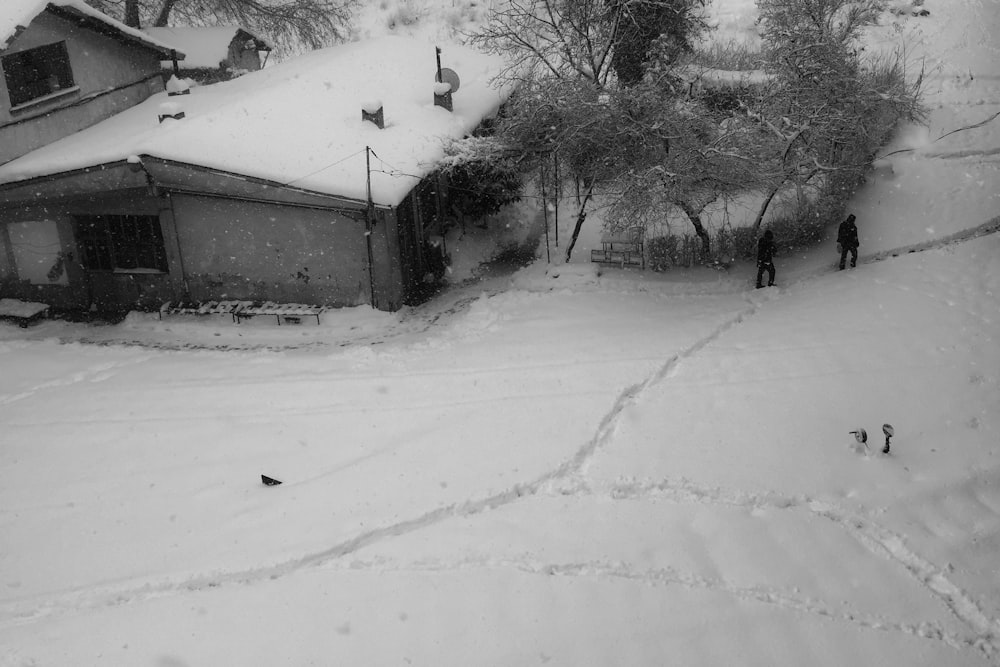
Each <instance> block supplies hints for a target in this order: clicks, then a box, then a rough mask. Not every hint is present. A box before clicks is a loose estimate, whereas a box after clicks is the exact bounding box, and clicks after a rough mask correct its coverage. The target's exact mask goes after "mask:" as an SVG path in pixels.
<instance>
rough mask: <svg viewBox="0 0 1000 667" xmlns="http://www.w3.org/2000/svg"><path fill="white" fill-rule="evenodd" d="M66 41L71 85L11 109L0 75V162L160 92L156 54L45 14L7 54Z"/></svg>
mask: <svg viewBox="0 0 1000 667" xmlns="http://www.w3.org/2000/svg"><path fill="white" fill-rule="evenodd" d="M60 41H65V42H66V49H67V52H68V55H69V61H70V68H71V69H72V71H73V79H74V83H75V84H76V89H75V90H74V89H70V90H71V92H67V93H66V94H65V95H62V96H60V97H57V98H55V99H52V100H48V101H46V102H40V103H37V104H31V105H28V106H26V107H24V108H20V109H18V110H15V111H13V112H12V111H11V104H10V97H9V95H8V91H7V82H6V79H5V77H4V76H2V74H0V164H2V163H4V162H7V161H9V160H12V159H14V158H15V157H18V156H20V155H24V154H25V153H27V152H29V151H31V150H34V149H35V148H38V147H40V146H44V145H45V144H48V143H52V142H53V141H56V140H57V139H60V138H62V137H64V136H67V135H69V134H73V133H74V132H77V131H79V130H81V129H83V128H85V127H89V126H91V125H94V124H95V123H98V122H100V121H102V120H104V119H105V118H108V117H110V116H113V115H114V114H116V113H119V112H121V111H123V110H125V109H127V108H129V107H132V106H135V105H136V104H138V103H140V102H142V101H143V100H145V99H146V98H148V97H149V96H150V95H152V94H153V93H156V92H159V91H161V90H163V80H162V78H161V77H160V76H159V72H160V60H159V58H160V56H159V55H158V54H156V53H155V52H154V51H152V50H150V49H146V48H143V47H141V46H138V45H134V44H126V43H123V42H121V41H119V40H116V39H114V38H112V37H108V36H105V35H102V34H100V33H97V32H94V31H93V30H91V29H88V28H84V27H80V26H77V25H75V24H73V23H71V22H69V21H66V20H65V19H62V18H60V17H58V16H55V15H53V14H51V13H49V12H42V13H41V14H39V15H38V16H37V17H36V18H35V20H34V21H32V23H31V25H30V26H28V28H27V29H26V30H25V31H24V32H23V33H21V35H19V36H18V37H17V39H15V40H14V42H13V43H12V44H11V45H10V47H9V48H8V49H6V50H5V51H3V52H2V53H0V55H7V54H10V53H15V52H18V51H23V50H26V49H31V48H35V47H38V46H43V45H45V44H52V43H54V42H60Z"/></svg>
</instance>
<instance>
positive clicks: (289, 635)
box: [0, 0, 1000, 667]
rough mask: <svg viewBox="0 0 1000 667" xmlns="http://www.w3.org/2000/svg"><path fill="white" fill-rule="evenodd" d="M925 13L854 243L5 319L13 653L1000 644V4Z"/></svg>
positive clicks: (953, 652) (308, 659) (842, 661)
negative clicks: (377, 304) (681, 264)
mask: <svg viewBox="0 0 1000 667" xmlns="http://www.w3.org/2000/svg"><path fill="white" fill-rule="evenodd" d="M442 1H443V2H444V3H445V4H447V5H448V6H451V7H454V4H455V3H453V2H452V0H442ZM412 4H416V3H410V4H407V3H400V5H399V7H402V6H404V5H406V6H410V5H412ZM716 5H720V6H719V7H717V11H719V13H720V16H725V17H726V21H727V25H730V24H731V25H744V26H746V25H751V24H752V12H751V10H752V3H750V2H746V1H744V0H730V1H727V2H724V1H723V0H716ZM373 6H374V4H373ZM925 7H926V8H927V9H928V10H929V11H930V12H931V15H930V16H928V17H923V18H913V17H910V18H898V19H895V20H894V21H889V19H887V23H886V24H885V25H884V26H881V27H879V28H877V29H875V30H873V31H872V35H871V43H872V44H873V45H878V44H888V43H890V42H891V41H892V40H894V39H895V40H900V39H906V40H907V41H908V44H909V45H910V48H911V49H913V53H914V58H918V57H925V58H926V60H925V63H926V65H927V71H928V103H929V104H930V106H931V108H932V115H931V117H930V119H929V122H928V126H927V127H925V128H903V130H902V131H901V132H900V135H899V137H898V138H897V140H896V142H895V143H894V145H893V146H890V147H888V148H887V149H886V152H890V151H897V150H899V151H903V152H899V153H896V154H894V155H892V156H890V157H888V158H886V160H885V163H883V164H882V165H881V166H880V170H879V171H878V173H877V174H874V175H873V178H872V179H870V181H869V183H868V185H867V186H866V187H865V188H864V189H863V191H862V192H861V193H859V195H858V197H857V199H856V201H855V204H854V205H853V206H852V211H853V212H855V213H856V215H857V216H858V222H859V227H860V231H861V255H862V258H861V262H860V263H859V266H858V268H856V269H854V270H848V271H844V272H839V271H836V270H835V262H836V260H837V256H836V255H835V253H834V249H833V242H832V240H831V241H829V242H828V243H826V244H824V245H822V246H820V247H817V248H816V249H814V250H812V251H809V252H808V253H806V254H804V255H803V256H797V257H778V259H777V268H778V283H779V286H780V287H779V288H778V289H765V290H754V289H752V279H753V275H752V271H753V267H752V266H749V265H739V266H736V267H735V268H733V269H732V270H731V271H730V272H728V273H727V272H719V271H715V270H711V269H704V268H699V269H692V270H691V271H686V272H685V271H678V272H672V273H668V274H655V273H652V272H649V271H646V272H642V271H638V270H624V271H622V270H615V269H605V270H601V271H598V270H597V269H596V268H595V266H593V265H591V264H590V263H589V262H587V261H586V259H587V258H588V257H589V252H588V244H592V243H594V242H595V240H596V239H597V238H598V233H599V230H598V229H596V228H589V229H588V230H587V232H586V237H585V238H584V239H582V240H581V243H580V245H579V246H578V249H577V251H576V257H577V259H576V260H575V261H574V262H572V263H570V264H561V263H559V262H555V263H553V264H551V265H547V264H546V263H545V261H544V259H543V260H540V261H538V262H536V264H534V265H532V266H530V267H528V268H526V269H523V270H521V271H519V272H517V273H516V274H514V275H513V276H508V277H493V278H490V279H488V280H483V281H481V282H478V283H472V284H466V285H463V286H456V287H455V288H453V289H451V290H450V291H449V292H447V293H446V294H445V295H443V296H442V297H440V298H439V299H437V300H435V301H434V302H431V303H429V304H426V305H424V306H421V307H419V308H413V309H406V310H404V311H401V312H399V313H391V314H390V313H381V312H376V311H372V310H371V309H366V308H357V309H346V310H343V311H340V312H337V313H333V314H330V315H327V316H325V319H324V321H323V323H322V325H320V326H316V325H309V324H303V325H302V326H298V327H280V328H279V327H277V326H272V325H270V324H268V323H267V322H264V321H260V322H253V323H252V324H251V325H250V326H247V325H240V326H236V325H233V324H232V323H227V322H225V321H204V320H199V321H191V320H185V319H182V318H174V319H166V320H163V321H160V320H158V319H156V317H155V316H143V315H138V314H134V315H133V316H130V317H129V318H128V319H127V320H126V321H125V322H123V323H122V324H119V325H115V326H95V325H82V324H70V323H65V322H55V321H46V322H42V323H40V324H38V325H37V326H33V327H31V328H28V329H20V328H18V327H16V326H14V325H9V324H0V370H2V373H0V425H2V426H0V471H2V473H3V484H0V535H2V538H0V665H3V666H4V667H8V666H10V667H14V666H17V667H26V666H29V665H31V666H43V665H44V666H50V665H51V666H63V665H74V666H76V665H101V666H105V665H149V666H152V667H182V666H187V667H195V666H203V665H204V666H209V665H211V666H215V665H254V666H257V665H259V666H271V665H292V666H297V665H425V666H434V667H441V666H456V667H459V666H462V667H465V666H469V665H505V666H506V665H510V666H521V665H535V664H538V665H560V666H566V667H579V666H582V665H593V666H595V667H596V666H606V665H685V666H688V665H690V666H695V665H697V666H701V665H705V666H708V665H712V666H714V665H748V666H760V667H773V666H776V665H782V666H789V667H792V666H801V665H830V666H838V667H841V666H844V665H921V666H940V665H949V666H964V665H997V664H1000V557H998V553H1000V345H998V336H1000V234H996V233H995V232H996V231H997V228H998V226H1000V197H998V193H1000V122H998V121H993V122H991V123H986V124H984V125H982V126H981V127H978V128H975V129H970V130H966V131H962V132H958V133H955V134H951V135H949V136H947V137H944V138H943V139H940V140H938V137H940V136H942V135H944V134H946V133H948V132H950V131H952V130H954V129H958V128H961V127H964V126H970V125H973V124H976V123H979V122H980V121H982V120H984V119H987V118H989V117H990V116H991V115H992V114H995V113H996V112H997V111H998V110H1000V65H998V64H997V63H1000V52H998V51H1000V48H998V46H997V45H998V42H997V38H996V35H998V34H1000V4H997V3H996V2H989V1H987V0H982V1H976V0H954V1H950V2H948V3H947V4H946V3H945V2H944V0H927V1H926V2H925ZM397 8H398V7H397ZM945 8H947V12H946V11H945ZM390 9H392V8H391V7H390ZM741 12H742V13H741ZM740 16H743V17H744V21H743V23H742V24H740V21H739V20H738V18H739V17H740ZM747 17H749V18H747ZM367 25H374V23H370V24H367ZM562 222H563V224H568V221H562ZM588 223H590V221H589V220H588ZM561 238H563V239H565V238H568V230H567V229H565V228H564V229H563V230H561ZM911 251H912V252H911ZM559 255H560V253H559V252H554V253H553V258H556V257H558V256H559ZM886 422H888V423H891V424H892V425H893V426H894V427H895V432H896V435H895V437H894V438H893V440H892V449H891V454H890V455H889V456H882V455H881V454H880V450H881V447H882V445H883V442H884V438H883V436H882V434H881V427H882V424H883V423H886ZM858 427H863V428H865V429H867V431H868V433H869V443H868V444H869V445H870V447H871V449H868V448H866V447H865V446H864V445H858V443H856V442H855V440H854V437H853V436H852V435H850V434H849V433H848V432H849V431H852V430H855V429H857V428H858ZM261 474H266V475H269V476H272V477H275V478H277V479H280V480H282V481H283V484H282V485H280V486H270V487H269V486H264V485H262V484H261V481H260V475H261Z"/></svg>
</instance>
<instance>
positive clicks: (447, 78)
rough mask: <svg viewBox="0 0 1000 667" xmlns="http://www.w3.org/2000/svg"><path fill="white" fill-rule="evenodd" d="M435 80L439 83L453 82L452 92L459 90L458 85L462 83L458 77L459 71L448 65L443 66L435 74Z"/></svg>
mask: <svg viewBox="0 0 1000 667" xmlns="http://www.w3.org/2000/svg"><path fill="white" fill-rule="evenodd" d="M434 80H435V81H437V82H438V83H449V84H451V92H453V93H454V92H456V91H458V87H459V86H460V85H461V84H462V82H461V80H460V79H459V78H458V73H457V72H456V71H455V70H453V69H449V68H447V67H442V68H441V69H439V70H438V71H437V74H435V75H434Z"/></svg>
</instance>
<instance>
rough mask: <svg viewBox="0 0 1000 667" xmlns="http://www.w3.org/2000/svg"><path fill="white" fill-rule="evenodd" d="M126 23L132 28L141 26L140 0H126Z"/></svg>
mask: <svg viewBox="0 0 1000 667" xmlns="http://www.w3.org/2000/svg"><path fill="white" fill-rule="evenodd" d="M123 18H124V21H123V23H125V25H127V26H128V27H130V28H138V27H139V0H125V16H124V17H123Z"/></svg>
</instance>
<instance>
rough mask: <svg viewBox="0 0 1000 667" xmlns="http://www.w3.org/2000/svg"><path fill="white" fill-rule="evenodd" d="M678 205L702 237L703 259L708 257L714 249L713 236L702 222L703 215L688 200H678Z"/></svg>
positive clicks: (695, 231) (696, 232)
mask: <svg viewBox="0 0 1000 667" xmlns="http://www.w3.org/2000/svg"><path fill="white" fill-rule="evenodd" d="M677 206H679V207H680V209H681V210H682V211H684V214H685V215H686V216H687V217H688V220H690V221H691V224H692V225H693V226H694V233H695V234H697V235H698V237H699V238H701V252H702V261H704V260H706V259H708V257H709V255H710V254H711V251H712V237H711V236H709V235H708V231H707V230H706V229H705V226H704V225H702V224H701V215H700V213H699V211H696V210H694V209H693V208H692V207H691V205H690V204H688V203H687V202H677Z"/></svg>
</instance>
